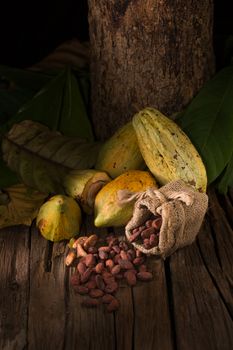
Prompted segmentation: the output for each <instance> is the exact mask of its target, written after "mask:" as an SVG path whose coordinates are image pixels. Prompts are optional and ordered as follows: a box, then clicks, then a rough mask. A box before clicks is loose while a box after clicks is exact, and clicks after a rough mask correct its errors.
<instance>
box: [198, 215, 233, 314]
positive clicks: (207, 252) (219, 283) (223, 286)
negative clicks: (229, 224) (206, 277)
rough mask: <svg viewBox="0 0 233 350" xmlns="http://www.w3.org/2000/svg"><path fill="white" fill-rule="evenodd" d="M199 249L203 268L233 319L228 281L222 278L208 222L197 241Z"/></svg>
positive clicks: (206, 221) (231, 298)
mask: <svg viewBox="0 0 233 350" xmlns="http://www.w3.org/2000/svg"><path fill="white" fill-rule="evenodd" d="M197 242H198V245H199V249H200V252H201V255H202V258H203V261H204V263H205V266H206V268H207V270H208V272H209V274H210V275H211V278H212V279H213V281H214V283H215V285H216V287H217V288H218V290H219V293H220V296H221V298H222V299H223V301H224V303H225V305H226V307H227V309H228V311H229V313H230V315H231V318H233V294H232V288H231V287H230V285H229V282H228V280H227V279H226V278H225V277H224V274H223V271H222V269H221V266H220V264H219V259H218V256H217V254H218V253H217V251H216V249H215V243H214V240H213V237H212V232H211V227H210V224H209V222H208V220H205V221H204V223H203V225H202V229H201V231H200V233H199V234H198V239H197Z"/></svg>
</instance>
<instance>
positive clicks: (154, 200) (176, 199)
mask: <svg viewBox="0 0 233 350" xmlns="http://www.w3.org/2000/svg"><path fill="white" fill-rule="evenodd" d="M118 198H119V202H120V203H125V202H130V201H132V200H134V201H135V198H136V202H135V205H134V211H133V216H132V218H131V220H130V221H129V223H128V224H127V225H126V228H125V234H126V237H127V238H128V239H129V237H130V235H131V232H132V230H133V229H134V228H136V227H138V226H140V225H143V224H144V222H145V221H146V220H147V219H148V218H149V217H150V216H151V213H152V214H154V215H158V214H159V215H161V217H162V226H161V229H160V233H159V244H158V246H156V247H153V248H151V249H145V248H144V247H143V246H142V245H141V244H138V243H135V242H133V245H134V246H135V248H137V249H139V250H141V251H142V252H143V253H145V254H153V255H158V256H161V257H163V258H165V257H167V256H169V255H171V254H172V253H173V252H174V251H175V250H177V249H179V248H181V247H184V246H186V245H189V244H191V243H192V242H193V241H194V240H195V238H196V235H197V234H198V231H199V229H200V226H201V224H202V221H203V218H204V216H205V213H206V210H207V207H208V196H207V195H206V194H205V193H200V192H198V191H196V190H195V189H194V188H193V187H191V186H189V185H187V184H185V183H184V182H183V181H182V180H178V181H173V182H170V183H168V184H167V185H165V186H163V187H161V188H160V189H159V190H157V189H153V188H150V189H148V190H147V191H145V192H142V193H137V194H132V193H130V192H128V191H119V193H118Z"/></svg>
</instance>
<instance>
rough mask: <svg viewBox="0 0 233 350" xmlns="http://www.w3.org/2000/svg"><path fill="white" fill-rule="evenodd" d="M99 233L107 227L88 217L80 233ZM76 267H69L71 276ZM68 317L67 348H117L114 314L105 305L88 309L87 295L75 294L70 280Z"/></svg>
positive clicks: (83, 349)
mask: <svg viewBox="0 0 233 350" xmlns="http://www.w3.org/2000/svg"><path fill="white" fill-rule="evenodd" d="M93 233H97V234H98V235H99V236H100V237H101V236H102V237H104V236H106V234H107V231H106V230H105V229H102V230H101V229H99V230H97V228H95V227H94V226H93V218H92V217H87V219H86V221H85V223H84V225H83V227H82V232H81V233H80V235H85V234H93ZM72 273H74V268H69V276H71V275H72ZM68 283H69V285H68V289H67V293H68V294H67V295H68V298H67V300H68V309H67V312H68V318H67V327H66V329H67V333H66V340H65V349H67V350H70V349H75V348H77V349H78V350H87V349H89V350H91V349H92V350H96V349H101V350H113V349H115V330H114V315H113V314H109V313H107V312H106V309H105V308H104V305H100V306H98V307H97V308H91V309H88V308H86V307H83V306H82V305H81V303H82V301H83V299H84V298H85V297H83V296H81V295H78V294H75V293H74V291H73V289H72V287H71V286H70V282H68Z"/></svg>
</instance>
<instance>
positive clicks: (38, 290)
mask: <svg viewBox="0 0 233 350" xmlns="http://www.w3.org/2000/svg"><path fill="white" fill-rule="evenodd" d="M209 198H210V205H209V210H208V213H207V215H206V218H205V221H204V223H203V226H202V229H201V231H200V233H199V235H198V238H197V240H196V242H195V243H194V244H192V245H191V246H189V247H186V248H183V249H181V250H179V251H177V252H176V253H174V254H173V255H172V256H171V257H170V258H168V259H166V261H165V262H164V261H163V260H161V259H156V258H150V267H151V269H152V271H153V274H154V278H153V281H151V282H149V283H142V282H141V283H138V284H137V285H136V286H135V287H134V288H130V287H128V286H126V285H125V284H122V285H121V287H120V288H119V291H118V292H117V296H118V298H119V299H120V302H121V307H120V309H119V310H118V311H117V312H115V313H114V314H109V313H107V312H106V311H105V309H104V307H103V306H100V307H98V308H97V309H86V308H83V307H82V306H81V304H80V303H81V301H82V298H83V297H82V296H79V295H77V294H75V293H74V292H73V290H72V288H71V287H70V283H69V278H70V275H71V274H72V272H73V271H72V268H67V267H65V264H64V258H65V255H66V245H65V243H64V242H62V243H56V244H52V243H50V242H48V241H46V240H45V239H43V238H42V237H41V236H40V235H39V234H38V232H37V230H36V229H35V227H34V225H32V227H31V228H27V227H22V226H21V227H20V226H19V227H14V228H7V229H4V230H1V231H0V251H1V254H0V277H1V283H0V350H5V349H7V350H8V349H9V350H13V349H15V350H21V349H22V350H23V349H24V350H25V349H32V350H37V349H38V350H39V349H43V350H46V349H51V350H53V349H55V350H60V349H67V350H73V349H75V350H76V349H77V350H84V349H85V350H89V349H93V350H112V349H114V350H132V349H133V350H134V349H135V350H155V349H158V350H194V349H196V350H202V349H204V350H213V349H219V350H231V349H233V205H232V204H233V195H232V194H231V193H229V194H228V195H227V196H225V197H220V198H219V197H217V195H216V193H215V192H214V191H211V192H209ZM85 230H86V232H90V231H91V230H92V232H93V230H94V232H100V231H98V230H96V229H93V228H92V227H90V226H88V225H87V224H86V228H85ZM100 234H101V232H100Z"/></svg>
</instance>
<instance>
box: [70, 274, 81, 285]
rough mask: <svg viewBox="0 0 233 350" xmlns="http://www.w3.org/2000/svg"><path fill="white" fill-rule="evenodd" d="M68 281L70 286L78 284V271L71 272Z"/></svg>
mask: <svg viewBox="0 0 233 350" xmlns="http://www.w3.org/2000/svg"><path fill="white" fill-rule="evenodd" d="M70 283H71V285H72V286H78V285H79V284H80V275H79V274H78V273H75V274H73V275H72V276H71V277H70Z"/></svg>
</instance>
